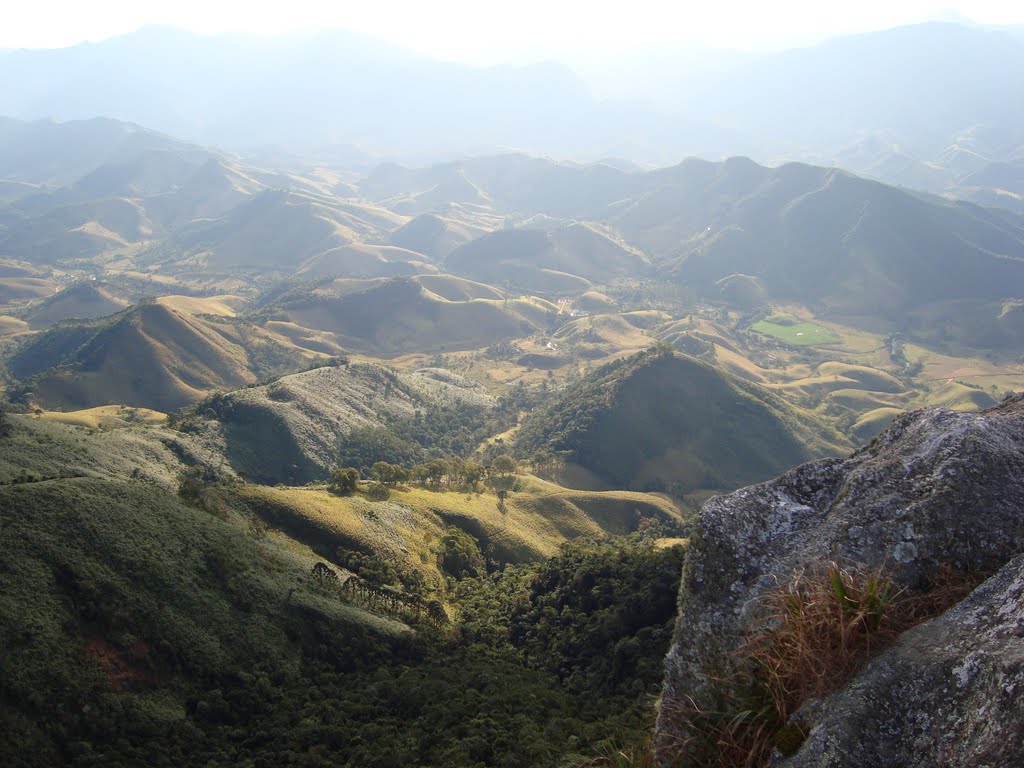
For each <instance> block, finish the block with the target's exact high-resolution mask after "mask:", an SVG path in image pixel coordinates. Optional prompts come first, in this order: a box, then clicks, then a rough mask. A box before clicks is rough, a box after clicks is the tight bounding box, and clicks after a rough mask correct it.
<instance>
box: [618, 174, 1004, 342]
mask: <svg viewBox="0 0 1024 768" xmlns="http://www.w3.org/2000/svg"><path fill="white" fill-rule="evenodd" d="M658 175H659V177H660V179H661V181H662V184H661V186H660V187H659V188H658V189H657V190H655V191H653V192H651V193H649V194H647V195H644V196H641V197H639V198H637V199H636V200H635V201H633V202H632V203H631V204H630V205H629V206H628V207H626V208H624V209H623V210H621V211H620V212H619V213H618V214H617V215H616V216H615V217H614V219H613V221H614V223H615V225H616V226H617V227H618V228H619V229H620V230H621V231H622V232H623V234H624V235H625V237H626V238H627V239H628V240H629V241H630V242H634V243H637V244H638V245H640V246H641V247H643V248H644V249H645V250H646V251H647V252H649V253H651V254H653V255H655V256H661V257H662V262H661V263H662V268H663V269H664V270H666V271H667V272H668V274H670V275H671V276H673V277H674V278H675V279H676V280H678V281H679V282H680V283H682V284H684V285H687V286H693V287H695V288H697V290H698V291H700V292H701V293H703V294H705V295H707V296H711V297H716V298H717V297H720V295H721V291H720V289H719V286H718V285H716V283H718V281H720V280H722V279H724V278H727V277H729V276H730V275H736V274H742V275H748V276H751V277H754V278H757V280H758V281H759V283H760V285H761V286H763V288H764V289H765V293H766V295H767V296H766V297H767V299H768V300H769V301H773V302H777V303H784V302H796V303H803V304H808V305H811V306H813V307H815V309H816V311H817V312H820V313H821V314H823V315H824V316H828V315H830V314H831V315H835V316H837V317H843V318H847V319H849V320H850V321H852V322H855V323H859V324H862V325H864V326H865V327H871V326H872V324H873V327H875V329H876V330H889V329H892V328H893V327H895V328H897V329H901V330H903V329H913V330H916V331H920V332H921V333H925V334H928V333H930V332H931V330H932V329H929V327H928V323H927V322H915V321H914V319H913V313H914V312H915V311H920V310H923V309H924V308H925V307H926V306H928V305H937V304H938V305H940V304H942V303H946V302H951V301H954V300H963V301H966V302H973V304H974V305H975V309H977V310H979V311H980V310H984V312H985V313H986V316H987V318H988V323H989V324H990V325H991V324H992V323H994V322H995V320H996V318H997V316H998V315H999V314H1000V313H1001V311H1002V300H1004V299H1007V298H1011V297H1013V296H1015V295H1016V293H1018V292H1019V289H1018V288H1017V287H1016V286H1018V285H1020V284H1021V279H1022V278H1024V219H1021V218H1020V217H1018V216H1015V215H1013V214H1011V213H1009V212H1006V211H998V210H994V209H985V208H979V207H977V206H973V205H970V204H965V203H957V202H950V201H944V200H940V199H938V198H925V197H920V196H917V195H914V194H912V193H909V192H906V191H904V190H899V189H896V188H893V187H887V186H884V185H882V184H879V183H877V182H872V181H867V180H864V179H859V178H857V177H855V176H851V175H850V174H847V173H844V172H842V171H839V170H835V169H825V168H815V167H812V166H806V165H800V164H788V165H784V166H781V167H779V168H776V169H767V168H763V167H761V166H758V165H755V164H754V163H753V162H751V161H749V160H744V159H742V158H733V159H731V160H728V161H726V162H724V163H721V164H711V163H703V162H701V161H687V162H686V163H683V164H682V165H680V166H678V167H676V168H673V169H666V170H664V171H659V172H658ZM950 312H953V310H952V309H950ZM947 314H949V312H947ZM951 316H952V317H955V316H956V315H955V313H954V314H952V315H951ZM982 330H983V329H980V330H979V332H977V333H976V334H975V335H978V336H981V335H983V334H982V332H981V331H982ZM972 333H973V332H972Z"/></svg>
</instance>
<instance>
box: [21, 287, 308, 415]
mask: <svg viewBox="0 0 1024 768" xmlns="http://www.w3.org/2000/svg"><path fill="white" fill-rule="evenodd" d="M313 357H314V355H313V354H312V353H309V352H305V351H301V350H299V349H297V348H295V347H294V346H292V345H291V344H288V343H286V342H285V341H283V340H281V339H279V338H277V337H274V336H271V335H270V334H268V333H267V332H266V331H264V330H262V329H260V328H258V327H256V326H253V325H250V324H247V323H244V322H241V321H238V320H234V319H232V318H226V317H211V316H205V317H199V316H196V315H188V314H183V313H180V312H177V311H175V310H174V309H172V308H170V307H168V306H166V305H164V304H157V303H151V304H142V305H138V306H135V307H132V308H130V309H128V310H125V311H124V312H121V313H119V314H117V315H113V316H111V317H109V318H101V319H99V320H93V321H79V322H66V323H62V324H58V325H57V326H55V327H53V328H51V329H50V330H48V331H46V332H44V333H42V334H39V335H37V336H35V337H33V338H31V339H29V340H28V341H27V342H26V343H25V344H24V345H22V346H21V347H20V348H18V349H16V350H15V351H14V353H13V354H12V356H11V357H10V358H9V359H8V361H7V367H8V370H9V371H10V373H11V374H12V375H13V376H15V377H16V378H18V379H21V380H22V381H23V382H26V386H27V387H28V389H30V390H31V393H32V394H31V396H29V399H31V400H32V401H34V402H38V403H40V404H42V405H43V406H44V407H48V408H55V407H57V408H65V409H78V408H88V407H91V406H96V405H106V404H109V403H116V404H122V405H132V406H140V407H145V408H153V409H155V410H159V411H169V410H173V409H175V408H178V407H181V406H182V405H185V404H187V403H190V402H193V401H195V400H197V399H199V398H200V397H202V396H203V395H204V394H206V393H207V392H210V391H211V390H215V389H230V388H234V387H238V386H242V385H244V384H251V383H253V382H255V381H257V380H258V379H260V378H263V377H266V376H269V375H272V374H274V373H280V372H281V371H283V370H289V369H294V368H296V367H299V366H301V365H302V364H304V363H305V362H306V361H308V360H309V359H311V358H313Z"/></svg>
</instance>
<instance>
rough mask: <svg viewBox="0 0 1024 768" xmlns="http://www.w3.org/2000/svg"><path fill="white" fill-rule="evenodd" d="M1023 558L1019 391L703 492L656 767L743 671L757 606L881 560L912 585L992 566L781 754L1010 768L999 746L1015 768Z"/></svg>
mask: <svg viewBox="0 0 1024 768" xmlns="http://www.w3.org/2000/svg"><path fill="white" fill-rule="evenodd" d="M1021 551H1024V395H1020V396H1016V397H1013V398H1010V399H1008V400H1006V401H1004V402H1003V403H1002V404H1000V405H998V406H996V407H994V408H991V409H989V410H988V411H985V412H982V413H975V414H969V413H956V412H952V411H942V410H935V409H929V410H924V411H918V412H914V413H910V414H905V415H903V416H900V417H898V418H897V419H896V420H895V421H894V422H893V424H892V426H891V427H890V428H889V429H888V430H887V431H886V432H885V433H883V434H882V435H881V436H880V437H879V438H877V439H876V440H875V441H874V442H873V443H872V444H871V445H869V446H868V447H866V448H864V449H862V450H860V451H858V452H857V453H855V454H853V455H852V456H851V457H849V458H848V459H845V460H838V459H829V460H824V461H819V462H813V463H810V464H805V465H803V466H801V467H798V468H796V469H794V470H792V471H791V472H788V473H787V474H785V475H783V476H782V477H780V478H778V479H776V480H774V481H771V482H768V483H763V484H761V485H757V486H752V487H750V488H744V489H742V490H739V491H736V492H735V493H732V494H729V495H726V496H719V497H716V498H713V499H711V500H710V501H708V502H707V503H706V504H705V505H704V508H703V509H702V511H701V515H700V520H699V523H698V526H697V530H696V533H695V535H694V537H693V538H692V540H691V547H690V552H689V554H688V558H687V563H686V567H685V572H684V578H683V584H682V586H681V591H680V613H679V618H678V623H677V628H676V636H675V640H674V643H673V646H672V649H671V651H670V653H669V655H668V657H667V659H666V679H665V684H664V690H663V696H662V704H661V708H660V712H659V720H658V727H657V737H656V741H657V743H658V744H659V745H660V746H661V747H662V752H661V755H662V758H663V762H669V760H670V757H671V754H672V753H671V747H672V745H674V744H680V743H682V742H683V741H685V740H686V739H687V738H688V737H689V736H691V735H692V734H689V733H687V723H686V721H685V719H684V718H680V717H679V716H678V713H679V712H680V711H683V710H685V709H687V708H690V709H692V708H694V707H695V708H698V709H702V710H703V709H708V710H710V709H713V708H714V707H715V706H716V696H718V695H719V691H720V688H718V687H716V686H718V683H717V682H716V681H720V680H722V679H728V678H729V677H730V675H733V674H735V673H736V671H737V669H736V665H737V664H738V663H740V662H739V661H738V660H737V654H736V651H737V649H738V648H739V647H740V646H741V644H742V643H743V642H744V639H745V638H746V637H747V633H748V632H749V630H750V628H751V627H752V626H754V625H755V623H756V621H757V620H758V618H759V616H760V613H759V611H760V606H761V605H762V604H763V601H762V598H764V596H765V595H766V594H768V593H769V592H771V591H772V590H773V589H775V588H776V587H777V585H778V584H780V583H786V582H789V581H791V580H792V579H793V578H795V577H796V576H798V575H799V574H801V573H804V572H808V571H810V570H813V569H815V568H818V567H820V566H821V564H822V563H826V562H829V561H836V562H839V563H842V564H844V565H848V566H850V567H855V568H856V567H859V568H865V569H869V568H878V567H885V568H886V569H887V570H891V572H892V576H893V578H894V580H895V581H896V582H898V583H899V584H901V585H905V586H907V587H908V588H910V589H919V588H924V587H925V586H926V585H928V584H929V583H930V582H931V581H932V579H934V578H935V577H936V576H937V575H938V574H939V573H940V572H942V570H943V569H946V568H949V567H950V566H952V567H953V568H955V569H958V570H960V571H970V572H974V573H995V572H996V571H998V574H997V575H995V576H993V577H991V578H990V579H989V580H988V581H986V582H985V584H983V585H982V586H981V587H979V588H978V589H977V590H975V591H974V592H973V593H972V594H971V595H970V597H968V598H967V599H965V600H964V601H963V602H962V603H960V604H959V605H958V606H957V607H956V608H954V609H952V610H951V611H949V612H947V613H945V614H944V615H942V616H941V617H939V618H937V619H933V620H932V621H930V622H927V623H926V624H923V625H921V626H918V627H917V628H915V629H913V630H910V631H908V632H906V633H905V634H904V635H903V636H902V637H900V638H899V639H898V641H897V642H896V643H895V645H893V646H892V647H891V648H890V649H889V650H888V651H887V652H885V653H884V654H882V655H881V656H878V657H876V658H875V659H874V660H873V661H871V662H870V663H869V664H868V665H867V666H866V667H864V668H863V669H862V670H861V671H860V672H859V673H858V674H857V676H856V677H855V678H854V679H853V680H852V681H851V682H850V683H849V684H847V685H846V686H845V687H844V688H843V689H842V690H841V691H839V692H838V693H836V694H834V695H833V696H831V697H830V698H829V699H828V700H827V701H810V702H807V704H806V705H805V706H804V707H803V708H802V709H801V710H800V711H799V712H798V713H797V715H799V717H800V719H801V724H802V725H804V726H806V727H807V728H809V729H810V733H809V735H808V737H807V739H806V741H805V742H804V743H803V745H802V746H801V747H800V749H799V751H798V752H797V754H795V755H794V756H792V757H790V758H787V759H783V758H782V756H781V755H778V754H777V755H776V758H775V759H776V762H777V763H778V764H779V765H786V766H789V765H800V766H804V765H807V766H809V765H815V766H822V765H828V766H858V767H859V768H870V767H871V766H891V765H921V766H924V765H993V766H995V765H1006V764H1012V763H1007V762H1006V761H1005V760H1004V758H1005V757H1006V755H1007V754H1008V753H1007V750H1011V751H1012V752H1013V754H1014V755H1015V756H1016V757H1017V758H1021V757H1022V756H1021V755H1020V751H1021V747H1020V745H1021V744H1024V709H1021V708H1020V706H1019V704H1018V705H1017V706H1016V707H1015V706H1014V701H1015V697H1019V696H1020V695H1021V694H1024V678H1022V674H1024V673H1022V666H1021V663H1022V658H1024V651H1022V647H1024V613H1022V608H1021V604H1020V600H1021V595H1022V592H1024V562H1022V560H1021V559H1019V558H1018V559H1017V560H1013V558H1014V556H1015V555H1018V554H1019V553H1020V552H1021ZM1011 560H1012V562H1011ZM1008 563H1009V564H1008ZM1000 568H1001V569H1002V570H999V569H1000ZM683 703H685V704H686V706H685V707H684V706H680V705H681V704H683ZM794 717H796V716H794ZM1014 739H1015V740H1014ZM666 756H668V757H666Z"/></svg>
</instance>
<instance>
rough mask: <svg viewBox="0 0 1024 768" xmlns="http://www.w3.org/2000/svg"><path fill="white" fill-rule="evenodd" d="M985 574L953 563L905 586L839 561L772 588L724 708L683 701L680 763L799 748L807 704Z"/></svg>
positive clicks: (730, 677) (883, 572) (720, 687)
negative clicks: (920, 584)
mask: <svg viewBox="0 0 1024 768" xmlns="http://www.w3.org/2000/svg"><path fill="white" fill-rule="evenodd" d="M979 581H980V579H978V578H977V574H970V573H961V572H958V571H955V570H953V569H948V570H945V571H942V572H940V574H939V575H938V576H937V577H936V578H935V579H934V580H933V581H932V583H930V584H928V585H927V586H926V587H925V588H924V589H922V590H917V591H910V590H908V589H906V588H905V587H902V586H900V585H899V584H897V583H896V582H895V581H894V580H893V578H892V576H891V575H890V572H889V570H888V569H887V568H886V567H884V566H883V567H879V568H875V569H870V570H865V569H861V568H844V567H841V566H840V565H838V564H836V563H829V564H828V565H826V566H824V567H822V568H819V569H817V570H814V571H809V572H807V573H804V574H802V575H799V576H797V577H796V578H794V579H793V580H792V581H791V582H789V583H787V584H782V585H780V586H778V587H777V588H775V589H774V590H772V591H770V592H768V593H767V594H766V595H765V596H764V598H763V600H762V603H761V611H760V613H759V615H758V616H757V617H756V618H755V619H754V621H752V622H751V624H750V625H749V626H748V629H747V638H746V641H745V642H744V643H743V644H742V645H741V646H740V648H739V649H738V651H737V652H736V659H735V669H734V670H732V671H731V672H729V673H726V674H723V676H722V678H721V679H718V680H716V681H715V685H716V687H717V693H718V706H717V709H716V710H715V711H706V710H701V709H699V708H698V707H697V706H696V705H695V704H692V703H691V704H690V705H688V704H686V703H685V700H684V703H683V704H676V705H675V706H676V707H677V709H678V711H675V712H674V713H673V716H674V717H678V718H679V719H680V721H681V722H683V723H684V724H685V730H686V731H687V732H688V734H689V736H688V738H687V739H686V740H685V741H684V742H683V743H681V744H677V745H675V747H674V749H672V750H671V751H672V752H673V753H674V754H672V755H671V758H672V759H673V760H681V761H682V762H684V763H685V764H687V765H694V766H707V767H708V768H712V767H713V768H727V767H728V768H737V767H738V766H742V767H743V768H761V766H765V765H767V764H768V763H769V760H770V758H771V756H772V754H773V752H774V751H776V750H778V751H780V752H782V753H783V754H785V755H790V754H793V753H795V752H796V751H797V750H798V749H799V748H800V746H801V745H802V743H803V741H804V739H806V737H807V734H808V728H807V727H806V726H805V724H804V723H802V722H801V721H800V720H799V709H800V707H801V705H803V704H804V703H805V702H807V701H809V700H812V699H821V698H824V697H827V696H829V695H830V694H832V693H835V692H836V691H838V690H839V689H840V688H842V687H843V685H844V684H846V683H847V682H848V681H849V680H850V679H851V678H853V677H854V675H855V674H856V673H857V672H858V671H859V670H860V669H862V668H863V667H864V666H865V665H866V664H867V663H868V661H870V660H871V659H872V658H873V657H874V656H875V655H877V654H878V653H879V652H880V651H882V650H883V649H885V648H886V647H888V646H889V645H891V644H892V643H893V642H895V641H896V640H897V639H898V638H899V636H900V635H901V634H903V633H904V632H905V631H907V630H908V629H910V628H912V627H914V626H916V625H918V624H920V623H922V622H924V621H927V620H928V619H931V618H934V617H935V616H938V615H940V614H941V613H943V612H945V611H946V610H947V609H948V608H950V607H952V606H953V605H955V604H956V603H958V602H959V601H960V600H962V599H963V598H964V597H965V596H966V595H967V594H968V593H969V592H970V591H971V590H972V589H973V588H974V586H976V585H977V583H979Z"/></svg>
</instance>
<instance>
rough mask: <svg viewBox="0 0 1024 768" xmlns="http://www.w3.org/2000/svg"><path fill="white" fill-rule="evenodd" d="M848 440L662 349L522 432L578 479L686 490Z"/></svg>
mask: <svg viewBox="0 0 1024 768" xmlns="http://www.w3.org/2000/svg"><path fill="white" fill-rule="evenodd" d="M847 446H848V443H847V442H846V440H844V439H843V438H842V437H841V436H840V435H839V434H837V433H836V432H835V431H834V430H832V429H831V428H830V427H829V426H827V425H826V424H825V423H820V422H819V421H817V420H816V419H814V418H813V417H810V416H808V415H804V414H802V413H800V412H799V411H798V410H796V409H795V408H794V407H792V406H790V405H788V404H787V403H785V402H784V401H782V400H781V399H779V398H778V397H776V396H773V395H771V394H770V393H769V392H768V391H767V390H765V389H763V388H761V387H759V386H757V385H755V384H751V383H750V382H746V381H743V380H742V379H738V378H736V377H734V376H731V375H729V374H726V373H724V372H722V371H720V370H718V369H716V368H714V367H712V366H710V365H708V364H706V363H703V362H700V361H698V360H695V359H693V358H690V357H685V356H681V355H677V354H674V353H673V352H672V351H671V350H670V349H669V348H662V347H658V348H654V349H652V350H648V351H645V352H641V353H639V354H638V355H635V356H633V357H630V358H627V359H625V360H621V361H618V362H616V363H611V364H609V365H607V366H604V367H603V368H599V369H598V370H597V371H595V372H594V373H592V374H590V375H588V376H586V377H584V378H583V379H581V380H580V381H579V382H577V383H576V384H572V385H570V386H568V387H566V388H565V389H564V390H562V391H561V392H559V393H557V394H556V395H555V396H554V397H553V398H552V399H551V400H550V401H549V402H547V403H545V404H544V405H543V406H542V407H541V408H539V409H536V410H535V411H534V412H532V413H531V414H530V415H529V416H527V418H526V419H525V420H524V422H523V425H522V428H521V429H520V431H519V432H518V434H517V436H516V450H517V452H519V453H520V454H521V455H523V456H529V455H532V454H533V453H535V452H537V451H540V450H543V449H550V450H553V451H555V452H556V453H560V454H562V455H563V456H564V457H565V459H566V461H567V462H569V466H568V467H567V472H566V477H567V478H571V477H572V478H575V479H576V480H577V482H579V481H583V482H587V483H591V484H596V485H598V486H599V487H620V488H621V487H628V488H640V489H651V488H664V489H667V488H672V489H673V492H674V493H677V494H679V495H683V494H691V493H698V492H704V491H710V490H728V489H733V488H737V487H740V486H742V485H747V484H750V483H753V482H758V481H761V480H765V479H767V478H769V477H772V476H774V475H776V474H778V473H779V472H780V471H783V470H784V469H785V468H788V467H791V466H793V465H794V464H798V463H800V462H802V461H806V460H808V459H810V458H815V457H819V456H823V455H829V454H834V453H838V452H839V451H840V450H844V449H846V447H847ZM574 468H580V469H582V470H585V473H586V474H585V475H583V476H577V473H576V471H575V469H574Z"/></svg>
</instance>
